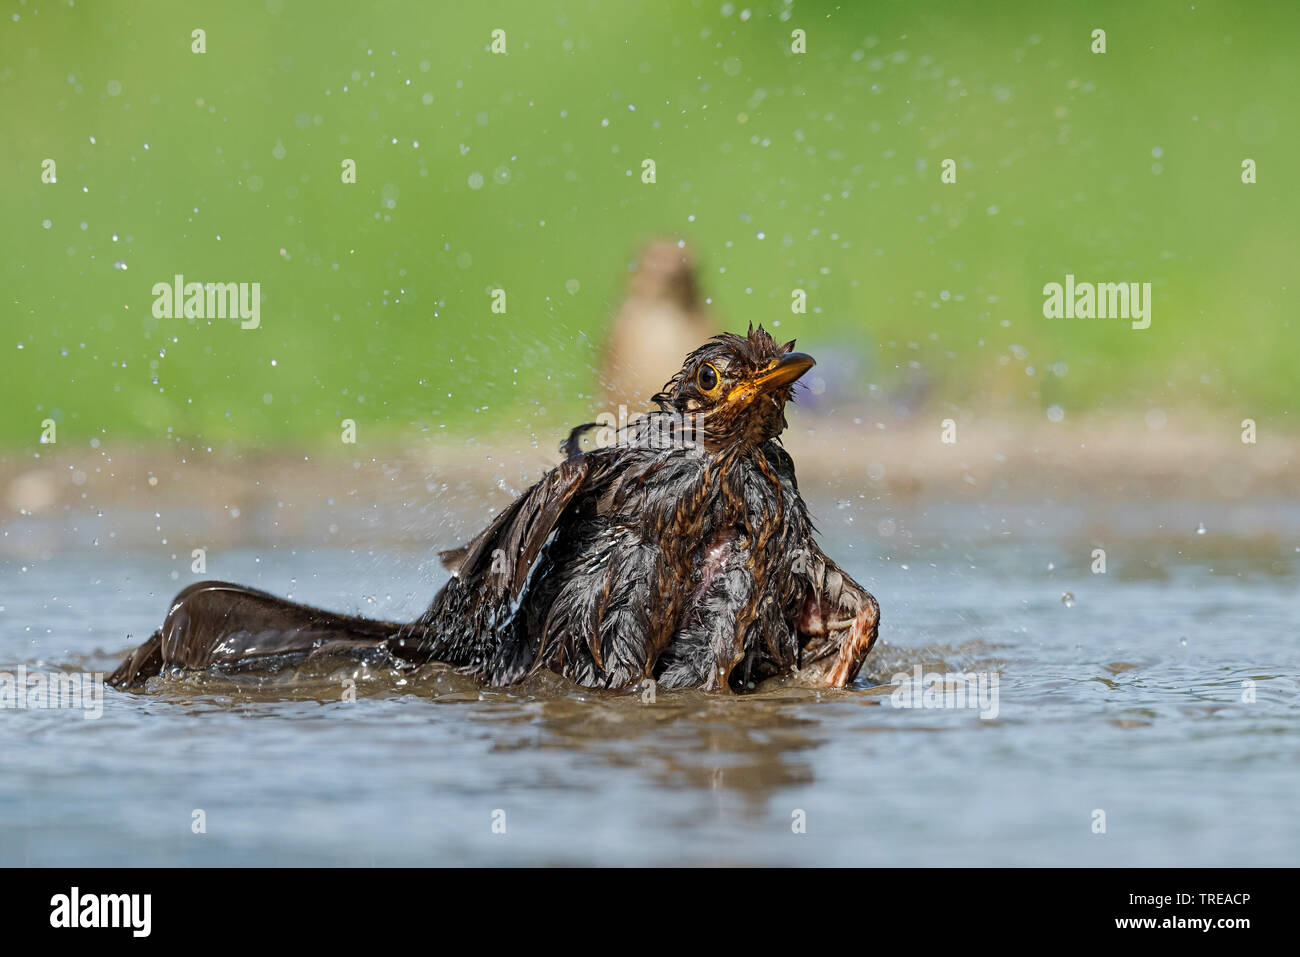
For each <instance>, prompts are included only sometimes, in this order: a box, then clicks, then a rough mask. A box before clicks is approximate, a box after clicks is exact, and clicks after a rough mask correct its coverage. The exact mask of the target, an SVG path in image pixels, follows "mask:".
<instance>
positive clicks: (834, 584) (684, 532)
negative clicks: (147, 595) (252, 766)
mask: <svg viewBox="0 0 1300 957" xmlns="http://www.w3.org/2000/svg"><path fill="white" fill-rule="evenodd" d="M793 348H794V342H793V341H792V342H788V343H786V344H785V345H779V344H778V343H777V342H776V341H775V340H774V339H773V338H772V337H771V336H770V335H769V334H768V333H767V332H765V331H764V330H763V328H762V327H761V326H760V327H759V328H758V329H756V330H755V329H754V328H753V327H752V326H751V327H750V330H749V333H748V335H743V336H742V335H735V334H731V333H724V334H722V335H719V336H715V337H714V338H712V339H710V340H709V341H708V342H706V343H705V344H704V345H703V346H701V347H700V348H698V349H696V350H695V351H694V352H692V353H691V354H690V355H689V356H687V358H686V362H685V364H684V365H683V366H682V369H681V371H680V372H678V373H677V374H676V375H675V376H674V377H673V379H672V380H671V381H670V382H669V383H668V384H667V385H666V386H665V388H664V391H662V392H660V393H659V394H657V395H656V396H655V397H654V402H655V408H654V409H653V410H652V411H651V412H649V413H648V414H647V415H645V416H644V417H642V418H639V419H637V420H636V421H634V422H633V423H632V424H630V425H627V426H625V427H624V428H622V429H614V428H613V427H606V428H600V427H598V426H597V425H596V424H594V423H593V424H591V425H585V426H580V427H578V428H577V429H574V430H573V432H572V433H571V434H570V436H569V439H568V441H567V442H566V443H565V445H564V449H565V451H566V453H567V458H566V459H565V460H564V461H563V462H561V463H560V464H559V465H558V466H556V467H555V468H554V469H552V470H551V471H550V472H548V473H547V474H546V475H545V476H544V477H543V478H542V479H541V480H540V481H539V482H538V483H537V484H536V485H534V486H533V487H532V488H531V489H529V490H528V491H527V492H525V493H524V494H523V495H521V496H520V497H519V498H518V499H516V500H515V501H514V502H513V503H512V504H511V505H509V506H508V507H507V508H505V509H504V510H503V511H501V512H500V513H499V514H498V515H497V516H496V517H495V519H494V520H493V521H492V522H491V524H489V525H488V527H487V528H485V529H484V530H483V531H482V532H481V533H480V534H479V535H478V536H477V537H476V538H475V539H474V540H473V541H471V542H470V543H469V544H468V545H466V546H465V547H463V548H459V549H455V550H453V551H449V552H444V553H442V557H443V561H444V564H446V565H447V567H448V568H449V569H450V570H451V572H452V577H451V579H450V580H449V581H448V582H447V584H446V585H445V586H444V587H443V589H442V590H441V591H439V592H438V594H437V595H436V596H435V597H434V599H433V603H432V604H431V605H430V606H429V608H428V610H427V611H426V612H425V613H424V614H423V615H421V616H420V617H419V618H418V619H417V620H416V621H413V622H409V623H405V624H403V623H398V622H382V621H372V620H369V619H366V618H359V617H352V616H345V615H337V614H334V613H331V612H327V611H322V610H319V609H315V608H310V607H307V606H304V605H299V604H295V603H293V602H288V601H285V600H283V599H280V598H276V597H274V596H272V595H269V594H266V593H265V592H260V591H255V590H253V589H249V588H244V587H241V586H238V585H232V584H227V583H224V582H203V583H200V584H196V585H192V586H190V587H189V588H186V589H185V590H184V591H182V592H181V593H180V594H179V595H177V596H176V598H175V599H174V600H173V602H172V606H171V609H170V610H169V611H168V613H167V617H166V619H165V621H164V622H163V626H162V628H160V629H159V630H158V631H156V632H155V633H154V634H153V636H152V637H150V639H149V640H148V641H147V642H145V643H144V644H143V645H142V646H141V647H140V648H139V649H137V650H136V651H135V652H134V653H133V654H132V655H131V656H130V657H129V658H128V659H127V660H126V661H125V662H123V664H122V666H121V667H119V668H118V669H117V671H116V672H114V673H113V675H112V677H111V678H110V679H109V682H110V684H113V685H115V686H118V687H128V686H131V685H136V684H139V683H141V682H143V681H144V680H145V679H147V678H149V677H150V676H152V675H156V674H159V673H160V672H161V671H162V670H163V669H172V668H178V669H199V668H216V669H219V670H223V671H227V672H229V671H249V670H255V671H275V670H278V669H280V668H283V667H286V666H287V665H291V664H298V663H302V662H303V661H310V660H314V659H333V658H344V659H346V658H360V659H364V660H367V661H370V662H376V661H378V662H383V663H385V664H387V665H389V666H390V667H396V668H404V667H413V666H417V665H419V664H422V663H425V662H428V661H442V662H448V663H450V664H452V665H455V666H458V667H459V668H460V670H462V671H464V672H466V673H468V674H471V675H474V676H476V677H478V678H479V679H481V680H482V681H484V682H486V683H488V684H492V685H506V684H511V683H514V682H517V681H520V680H521V679H523V678H525V677H526V676H528V675H529V674H530V673H532V672H534V671H537V670H539V669H549V670H551V671H555V672H558V673H559V674H562V675H565V676H567V677H568V678H570V679H572V680H573V681H576V682H577V683H579V684H582V685H586V686H589V687H598V688H627V687H630V686H635V685H639V684H640V683H641V682H642V681H643V680H644V679H654V680H655V681H656V682H657V683H658V684H659V685H660V686H661V687H666V688H685V687H695V688H703V689H708V690H718V691H729V690H742V689H744V688H747V687H752V686H753V684H754V683H756V682H758V681H759V680H761V679H763V678H767V677H772V676H776V675H785V674H796V675H797V676H799V677H801V678H803V679H805V680H809V681H812V682H815V683H817V684H821V685H824V686H829V687H834V688H842V687H844V686H845V685H847V684H848V683H849V682H850V681H852V680H853V678H854V677H855V676H856V675H857V673H858V669H859V668H861V666H862V662H863V659H864V658H865V657H866V655H867V653H868V652H869V651H870V650H871V646H872V645H873V644H874V642H875V640H876V634H877V628H878V623H879V615H880V607H879V605H878V604H877V603H876V600H875V598H873V597H872V596H871V595H870V594H869V593H868V592H867V591H866V589H864V588H863V587H862V586H861V585H859V584H858V583H857V582H855V581H853V579H852V578H850V577H849V576H848V575H847V574H845V573H844V572H843V571H842V570H841V569H840V568H839V566H837V565H836V564H835V563H834V562H833V561H832V560H831V559H829V558H828V557H827V556H826V555H825V554H823V553H822V550H821V548H820V547H819V546H818V544H817V542H816V540H815V539H814V538H813V526H812V522H811V521H810V519H809V517H808V513H807V509H806V508H805V506H804V503H803V499H802V498H801V497H800V495H799V491H798V486H797V484H796V482H795V474H794V463H793V462H792V460H791V458H790V456H789V454H788V453H787V452H786V451H785V450H784V449H783V448H782V446H781V444H780V443H779V441H778V439H777V437H778V435H779V434H780V433H781V431H782V429H784V428H785V424H786V421H785V405H786V402H787V401H788V400H789V399H790V398H791V395H792V393H793V389H794V382H795V380H796V379H798V378H799V376H801V375H802V374H803V373H805V372H806V371H808V369H810V368H811V367H812V366H813V359H812V358H811V357H810V356H807V355H805V354H803V353H799V352H794V351H792V350H793ZM593 432H595V435H594V436H593V435H592V433H593ZM584 439H586V440H587V444H590V445H593V447H592V448H590V449H589V450H585V451H584V449H583V448H582V445H583V440H584Z"/></svg>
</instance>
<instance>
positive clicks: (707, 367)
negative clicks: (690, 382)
mask: <svg viewBox="0 0 1300 957" xmlns="http://www.w3.org/2000/svg"><path fill="white" fill-rule="evenodd" d="M695 381H696V382H698V383H699V384H700V388H701V389H703V390H704V391H705V392H712V391H713V390H714V389H716V388H717V387H718V370H717V369H715V368H713V364H712V363H705V364H704V365H703V366H701V367H700V371H699V372H697V373H696V374H695Z"/></svg>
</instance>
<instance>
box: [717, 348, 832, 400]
mask: <svg viewBox="0 0 1300 957" xmlns="http://www.w3.org/2000/svg"><path fill="white" fill-rule="evenodd" d="M816 364H817V360H816V359H814V358H813V357H812V356H810V355H808V354H807V353H806V352H787V353H786V354H785V355H784V356H782V357H781V358H780V360H778V361H777V362H776V364H774V365H773V366H771V367H770V368H768V369H767V370H765V371H764V372H760V373H759V374H758V375H756V376H754V377H753V378H752V379H747V380H745V381H744V382H741V383H740V384H738V385H737V386H736V387H735V388H733V389H732V390H731V392H730V393H729V394H728V395H727V401H728V402H745V401H748V400H749V399H752V398H754V396H756V395H758V394H759V393H761V392H775V391H776V390H777V389H780V388H782V387H783V386H787V385H789V384H790V383H791V382H794V381H795V380H796V379H798V378H799V377H800V376H801V375H803V374H804V373H805V372H807V371H808V370H809V369H811V368H812V367H813V366H815V365H816Z"/></svg>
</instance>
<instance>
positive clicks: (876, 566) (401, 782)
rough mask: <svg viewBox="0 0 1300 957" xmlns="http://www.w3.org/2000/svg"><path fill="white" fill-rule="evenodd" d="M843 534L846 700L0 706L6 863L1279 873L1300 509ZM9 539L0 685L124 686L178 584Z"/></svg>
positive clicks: (324, 560) (523, 697) (297, 552)
mask: <svg viewBox="0 0 1300 957" xmlns="http://www.w3.org/2000/svg"><path fill="white" fill-rule="evenodd" d="M835 509H836V505H835V503H833V502H827V503H821V504H820V507H819V511H820V513H821V515H822V517H823V520H822V522H821V525H822V527H823V528H825V529H826V530H827V531H826V535H825V536H824V540H825V543H826V545H827V549H828V551H830V552H831V553H832V554H833V555H835V556H836V557H837V558H840V559H841V560H842V564H844V565H845V567H846V568H848V569H849V570H851V571H852V572H853V574H854V575H855V576H857V577H858V578H859V579H860V580H861V581H862V582H863V583H864V584H867V585H868V587H870V588H871V589H872V590H873V591H874V592H875V593H876V595H877V596H878V597H879V599H880V602H881V605H882V607H883V628H882V640H883V644H882V645H881V646H879V647H878V650H877V651H876V652H875V653H873V655H872V657H871V658H870V659H869V660H868V664H867V667H866V669H865V670H864V673H863V675H862V676H861V677H860V678H859V681H858V683H857V685H856V686H855V687H854V688H852V689H851V690H848V691H845V692H835V693H818V692H815V691H809V690H806V689H799V688H789V687H780V686H779V685H778V686H772V687H767V688H763V689H761V690H760V691H759V692H758V693H755V694H752V695H749V696H745V697H740V698H719V697H712V696H706V695H702V694H693V693H678V694H668V693H660V694H659V695H658V697H657V700H656V701H655V703H653V704H645V703H643V702H642V700H641V698H640V696H638V695H624V696H611V695H602V694H593V693H590V692H583V691H579V690H575V689H574V688H573V687H571V686H567V685H564V684H563V683H562V682H559V681H557V680H542V681H539V682H537V683H535V684H532V685H529V686H528V687H525V688H522V689H516V690H510V691H502V690H495V691H481V690H480V689H478V688H477V687H476V686H475V685H473V684H472V683H469V682H467V681H466V680H465V679H463V678H461V677H460V676H457V675H455V674H450V673H448V672H447V671H445V670H443V669H439V668H431V669H428V670H426V671H425V672H423V673H421V674H419V675H417V676H416V677H415V678H413V679H411V680H409V681H408V682H407V683H406V684H399V683H398V682H397V681H395V680H394V679H393V678H392V677H391V676H388V675H370V676H367V675H362V676H361V679H360V680H359V682H358V698H357V700H356V701H355V702H346V701H343V700H341V697H340V691H339V683H338V682H337V680H334V679H335V678H336V677H337V676H332V675H316V676H300V677H299V678H298V680H297V681H295V682H284V681H278V682H275V683H269V684H266V685H263V686H258V685H256V684H250V683H249V682H247V681H246V680H241V681H231V680H214V679H187V680H162V681H157V682H155V685H154V687H153V688H152V690H151V693H148V694H128V693H121V692H116V691H113V690H112V689H107V690H106V692H105V700H104V709H103V716H102V717H101V718H99V719H98V720H86V719H84V718H83V717H82V715H81V714H79V713H77V712H74V711H39V710H17V709H14V710H4V711H0V754H2V755H3V774H0V863H3V864H349V865H372V864H396V865H421V864H466V863H467V864H504V863H527V864H537V863H601V864H640V863H651V864H668V863H674V862H683V863H691V864H715V863H716V864H721V863H773V864H847V865H910V864H958V865H973V864H1039V863H1046V864H1061V863H1082V864H1107V863H1117V864H1156V865H1162V864H1187V865H1191V864H1202V865H1218V864H1277V865H1281V864H1294V863H1295V860H1296V855H1297V852H1300V825H1298V824H1297V818H1296V814H1295V808H1296V797H1295V796H1296V794H1297V791H1298V790H1300V788H1298V787H1297V785H1300V719H1298V718H1297V702H1298V700H1300V699H1298V696H1297V691H1298V690H1300V685H1298V683H1297V676H1298V675H1300V642H1298V638H1297V623H1298V620H1300V615H1298V614H1297V582H1298V581H1300V577H1298V575H1297V572H1298V571H1300V551H1298V548H1300V536H1297V532H1296V530H1297V528H1298V527H1300V515H1297V513H1296V511H1295V510H1294V508H1292V507H1289V506H1288V507H1282V506H1278V507H1276V508H1272V507H1270V508H1265V509H1262V510H1257V511H1256V512H1255V513H1254V514H1253V515H1248V514H1245V513H1240V514H1228V513H1225V512H1223V511H1222V510H1215V509H1199V508H1197V507H1196V506H1195V505H1185V506H1174V505H1170V504H1168V503H1164V504H1162V505H1161V506H1160V507H1159V508H1157V507H1156V506H1154V505H1152V504H1151V503H1133V504H1131V505H1129V506H1123V507H1121V506H1115V505H1106V506H1104V507H1103V506H1095V507H1094V510H1093V512H1092V513H1089V514H1084V515H1082V517H1080V516H1074V517H1071V516H1072V515H1073V513H1072V512H1071V511H1070V510H1068V509H1065V510H1063V509H1061V508H1060V507H1059V506H1057V507H1047V506H1044V507H1043V508H1041V509H1034V508H1023V509H1019V510H997V511H989V510H987V509H986V510H980V509H973V510H972V509H965V508H953V507H951V506H947V507H944V508H937V509H936V508H925V507H922V506H917V507H916V508H915V510H914V511H912V512H910V513H907V514H902V513H895V515H894V518H893V519H891V524H890V525H889V526H887V527H886V528H885V529H884V531H886V532H888V534H887V535H882V533H881V526H879V525H878V524H877V523H876V522H875V520H874V518H873V519H872V521H871V522H867V521H864V520H862V519H859V521H857V522H856V523H855V522H849V521H844V522H836V521H833V520H832V521H827V520H826V517H827V516H831V517H832V518H833V516H834V513H835ZM1063 515H1064V517H1063ZM1098 516H1100V519H1099V518H1098ZM144 520H145V519H143V518H141V521H144ZM1099 520H1101V521H1102V522H1103V524H1104V525H1105V528H1106V529H1107V537H1106V541H1105V545H1106V548H1107V562H1108V567H1107V572H1106V574H1104V575H1098V574H1093V573H1092V572H1091V571H1090V563H1091V560H1092V559H1091V552H1092V549H1093V548H1095V547H1097V542H1096V540H1095V539H1096V535H1095V532H1090V531H1089V529H1090V528H1094V527H1095V526H1096V523H1097V522H1098V521H1099ZM1198 526H1205V531H1204V532H1202V533H1200V534H1198V531H1197V529H1198ZM83 537H84V536H83ZM36 541H39V542H40V543H41V544H40V547H39V548H36V547H35V546H33V548H32V549H26V550H28V551H32V552H33V554H24V552H25V549H24V547H23V544H24V543H31V542H36ZM4 544H5V547H6V548H8V549H9V550H8V551H7V552H5V553H0V554H3V555H4V557H3V558H0V583H2V584H0V606H3V607H2V610H0V670H10V671H12V670H13V669H14V668H16V667H17V666H18V665H20V664H24V665H26V666H27V667H28V668H29V669H32V670H44V671H51V670H61V669H89V670H92V671H108V670H111V668H112V667H113V666H114V665H115V664H116V662H117V660H118V659H119V658H120V655H121V653H123V652H125V651H126V650H127V649H128V647H130V646H131V645H133V644H134V643H135V641H138V640H139V639H141V638H143V637H144V636H145V635H147V634H148V633H149V632H150V631H151V630H152V629H153V628H154V627H156V625H157V624H158V623H159V622H160V621H161V618H162V615H163V612H164V610H165V606H166V604H167V601H168V599H169V598H170V596H171V594H172V593H174V592H175V591H176V590H178V589H179V588H180V587H181V586H182V585H183V584H185V583H186V582H187V581H190V580H193V577H194V576H191V575H190V572H189V568H188V559H187V558H186V557H185V556H183V555H182V556H180V557H179V558H177V559H173V558H172V557H171V555H170V554H162V553H160V550H159V549H157V548H150V549H139V550H135V549H132V548H122V549H119V550H117V551H106V550H105V549H104V548H103V547H102V546H100V547H95V548H87V547H84V546H79V545H78V538H77V535H74V534H70V533H69V534H65V533H63V532H62V531H61V530H55V529H51V528H44V527H42V526H41V525H40V523H38V522H36V521H35V520H28V521H26V522H25V523H24V522H15V523H11V525H10V526H9V527H8V528H7V529H6V535H5V542H4ZM166 551H167V550H166V549H163V550H162V552H166ZM428 558H429V556H428V555H426V554H425V553H423V552H413V551H411V549H410V544H409V543H407V547H406V548H405V549H404V548H403V547H402V546H401V545H400V544H395V545H393V546H392V547H391V549H388V548H367V549H365V550H360V549H344V548H332V549H331V548H319V547H307V546H305V545H304V546H303V547H289V546H286V545H284V544H283V543H282V544H280V545H279V546H278V547H276V548H274V549H259V550H256V551H254V550H251V549H250V550H244V551H236V552H225V553H222V554H220V555H214V556H212V557H211V559H210V564H209V567H208V575H207V576H206V577H221V578H229V579H234V580H238V581H242V582H245V583H248V584H254V585H257V586H259V587H262V588H266V589H268V590H271V591H275V592H278V593H286V592H289V593H292V595H293V596H294V597H295V598H297V599H299V600H302V601H308V602H313V603H318V604H323V605H326V606H329V607H332V608H336V609H340V610H347V611H360V612H363V613H367V614H373V615H377V616H382V617H401V616H410V615H414V614H415V613H417V612H418V611H419V610H420V608H421V607H422V606H423V605H424V604H425V602H426V601H427V599H428V597H429V596H430V595H431V594H432V592H433V590H434V589H435V588H436V587H437V585H438V584H440V582H441V578H442V573H441V572H440V571H438V570H436V568H435V567H434V566H433V565H432V564H431V563H430V562H429V561H428ZM178 569H179V571H178ZM174 573H175V574H176V575H177V577H175V578H174V577H173V574H174ZM128 634H129V635H132V636H134V637H133V639H128V638H127V635H128ZM917 665H920V666H922V669H923V671H927V672H928V671H951V672H958V671H960V672H990V673H997V674H998V676H999V700H998V714H997V717H996V718H994V719H991V720H985V719H982V718H981V717H980V716H979V714H978V713H977V712H976V711H973V710H969V709H912V710H905V709H901V708H898V707H894V706H893V704H892V701H891V692H892V691H893V690H894V687H893V685H892V684H891V683H890V680H891V676H892V675H893V674H895V673H898V672H911V671H912V669H913V668H914V667H915V666H917ZM1252 697H1253V700H1248V699H1250V698H1252ZM197 809H201V810H202V811H203V812H204V815H205V817H206V833H202V834H195V833H193V831H192V826H191V824H192V820H193V818H194V812H195V811H196V810H197ZM1098 811H1101V812H1104V815H1105V833H1101V834H1099V833H1094V828H1095V822H1096V821H1098V820H1099V817H1098V815H1097V812H1098ZM497 812H504V815H501V814H499V813H497ZM800 812H802V813H800ZM503 818H504V824H505V833H504V834H502V833H494V830H493V822H494V820H496V821H498V822H500V821H501V820H502V819H503ZM799 820H804V821H806V833H795V828H794V827H792V825H793V824H795V823H796V822H797V821H799Z"/></svg>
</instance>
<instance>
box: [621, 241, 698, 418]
mask: <svg viewBox="0 0 1300 957" xmlns="http://www.w3.org/2000/svg"><path fill="white" fill-rule="evenodd" d="M696 268H697V267H696V263H695V257H694V256H693V255H692V254H691V251H690V250H689V249H687V248H686V244H685V243H684V242H682V241H680V240H669V239H658V240H654V241H652V242H650V243H648V244H647V245H646V246H645V248H644V249H643V250H642V251H641V256H640V258H639V259H638V261H637V264H636V267H635V269H634V270H633V271H632V274H631V276H630V279H629V282H628V289H627V296H626V298H625V299H624V300H623V304H622V306H621V307H620V308H619V310H618V312H617V313H616V314H615V316H614V319H613V321H612V322H611V323H610V327H609V335H608V337H607V338H606V341H605V351H604V356H603V359H602V362H601V374H602V379H603V384H604V390H605V398H606V401H607V403H608V404H609V406H610V409H611V411H617V409H618V406H619V405H620V404H621V405H625V406H627V410H628V413H629V414H631V413H634V412H644V411H646V410H647V409H648V408H649V407H650V398H651V396H653V395H654V394H655V393H657V392H658V391H659V390H660V389H662V388H663V387H664V383H666V382H667V381H668V380H669V379H671V378H672V377H673V375H674V374H675V373H676V372H677V371H678V368H679V365H678V363H679V360H680V357H681V356H684V355H686V353H688V352H690V351H691V350H692V349H694V348H695V347H696V346H698V345H699V344H700V343H701V342H703V341H704V340H706V339H708V338H709V337H711V336H713V335H716V334H717V333H719V332H721V331H722V329H721V327H720V326H719V325H718V323H717V321H716V320H715V319H714V317H713V316H712V315H711V314H710V313H709V312H708V310H707V309H705V308H704V306H703V304H702V303H701V300H700V287H699V281H698V278H697V276H696Z"/></svg>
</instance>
